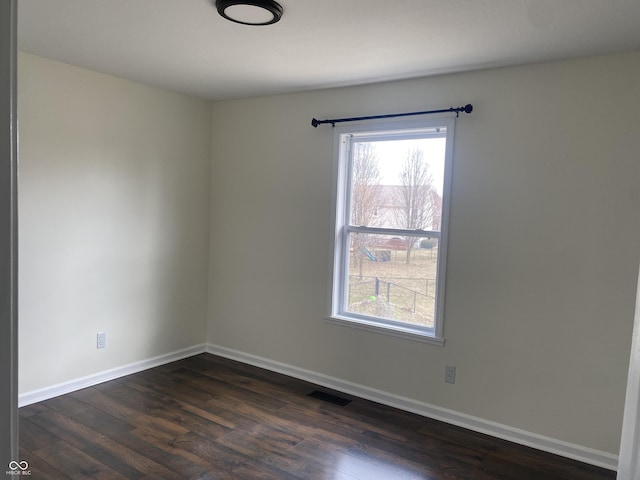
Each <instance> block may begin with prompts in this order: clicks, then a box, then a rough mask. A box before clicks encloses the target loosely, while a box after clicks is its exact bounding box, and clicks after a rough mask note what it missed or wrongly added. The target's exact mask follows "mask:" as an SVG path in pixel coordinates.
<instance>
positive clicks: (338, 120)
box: [311, 103, 473, 128]
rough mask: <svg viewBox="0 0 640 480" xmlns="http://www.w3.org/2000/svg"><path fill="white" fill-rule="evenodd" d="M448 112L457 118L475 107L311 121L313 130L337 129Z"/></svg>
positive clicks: (468, 104) (467, 106)
mask: <svg viewBox="0 0 640 480" xmlns="http://www.w3.org/2000/svg"><path fill="white" fill-rule="evenodd" d="M447 112H455V114H456V117H459V116H460V112H464V113H471V112H473V105H471V104H470V103H467V104H466V105H465V106H464V107H458V108H453V107H451V108H445V109H443V110H427V111H424V112H409V113H390V114H387V115H371V116H368V117H351V118H333V119H329V120H317V119H315V118H314V119H313V120H311V125H313V128H317V127H318V125H322V124H323V123H330V124H331V126H333V127H335V126H336V123H341V122H357V121H358V120H374V119H377V118H394V117H408V116H410V115H430V114H432V113H447Z"/></svg>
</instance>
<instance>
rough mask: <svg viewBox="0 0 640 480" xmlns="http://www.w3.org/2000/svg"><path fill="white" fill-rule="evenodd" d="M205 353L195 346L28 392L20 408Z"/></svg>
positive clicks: (202, 349)
mask: <svg viewBox="0 0 640 480" xmlns="http://www.w3.org/2000/svg"><path fill="white" fill-rule="evenodd" d="M205 351H206V345H204V344H201V345H194V346H193V347H188V348H184V349H182V350H177V351H175V352H170V353H167V354H165V355H159V356H157V357H153V358H149V359H147V360H141V361H139V362H134V363H130V364H128V365H124V366H122V367H117V368H113V369H111V370H106V371H104V372H99V373H95V374H93V375H88V376H86V377H82V378H78V379H75V380H71V381H69V382H64V383H59V384H57V385H52V386H51V387H46V388H41V389H39V390H33V391H31V392H26V393H23V394H20V395H19V396H18V407H24V406H26V405H31V404H32V403H36V402H41V401H43V400H48V399H49V398H53V397H57V396H58V395H64V394H65V393H71V392H75V391H76V390H80V389H82V388H87V387H91V386H93V385H97V384H99V383H102V382H106V381H109V380H114V379H116V378H120V377H124V376H125V375H130V374H132V373H136V372H141V371H143V370H147V369H149V368H153V367H157V366H159V365H164V364H165V363H170V362H175V361H176V360H181V359H183V358H187V357H192V356H194V355H198V354H200V353H204V352H205Z"/></svg>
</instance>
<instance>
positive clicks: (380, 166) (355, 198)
mask: <svg viewBox="0 0 640 480" xmlns="http://www.w3.org/2000/svg"><path fill="white" fill-rule="evenodd" d="M445 145H446V139H445V138H444V137H441V136H435V137H434V136H432V137H428V138H421V139H415V138H414V139H404V140H387V141H361V140H353V143H352V152H351V153H352V154H351V186H350V187H351V188H350V191H351V202H350V209H351V212H350V213H351V215H350V221H351V225H355V226H368V227H381V228H402V229H407V230H415V229H422V230H432V231H440V224H441V219H442V190H443V185H444V163H445Z"/></svg>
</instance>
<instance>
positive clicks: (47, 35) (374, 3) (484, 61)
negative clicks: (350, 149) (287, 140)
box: [18, 0, 640, 100]
mask: <svg viewBox="0 0 640 480" xmlns="http://www.w3.org/2000/svg"><path fill="white" fill-rule="evenodd" d="M279 3H280V4H281V5H282V7H283V8H284V15H283V17H282V20H281V21H280V22H279V23H277V24H275V25H270V26H265V27H255V26H244V25H239V24H235V23H232V22H229V21H227V20H224V19H223V18H222V17H220V16H219V15H218V13H217V12H216V9H215V6H214V5H213V2H212V1H211V0H19V2H18V4H19V5H18V48H19V49H20V50H22V51H24V52H28V53H33V54H36V55H40V56H43V57H47V58H51V59H54V60H58V61H61V62H65V63H69V64H72V65H77V66H81V67H85V68H88V69H92V70H96V71H99V72H104V73H107V74H111V75H115V76H118V77H123V78H127V79H130V80H134V81H138V82H142V83H145V84H149V85H155V86H158V87H162V88H166V89H169V90H174V91H177V92H182V93H187V94H190V95H195V96H198V97H203V98H207V99H212V100H218V99H225V98H240V97H252V96H260V95H269V94H277V93H285V92H295V91H305V90H312V89H319V88H326V87H335V86H344V85H357V84H364V83H370V82H377V81H384V80H392V79H400V78H412V77H418V76H426V75H435V74H441V73H450V72H459V71H467V70H476V69H482V68H489V67H497V66H506V65H517V64H525V63H535V62H543V61H552V60H560V59H566V58H575V57H583V56H590V55H600V54H608V53H614V52H625V51H632V50H640V1H638V0H393V1H390V0H279Z"/></svg>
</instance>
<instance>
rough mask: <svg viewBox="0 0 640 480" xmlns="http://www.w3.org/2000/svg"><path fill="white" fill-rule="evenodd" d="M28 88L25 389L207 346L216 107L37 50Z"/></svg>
mask: <svg viewBox="0 0 640 480" xmlns="http://www.w3.org/2000/svg"><path fill="white" fill-rule="evenodd" d="M18 85H19V99H18V104H19V122H20V141H19V145H20V184H19V189H20V194H19V195H20V198H19V216H20V258H19V261H20V282H19V286H20V301H19V304H20V332H19V336H20V363H19V378H20V392H21V393H25V392H30V391H32V390H37V389H40V388H44V387H50V386H52V385H55V384H58V383H63V382H68V381H70V380H75V379H77V378H80V377H83V376H86V375H92V374H96V373H98V372H102V371H105V370H109V369H112V368H117V367H121V366H123V365H127V364H130V363H133V362H137V361H141V360H146V359H149V358H151V357H154V356H157V355H163V354H166V353H169V352H173V351H176V350H179V349H182V348H186V347H190V346H193V345H196V344H201V343H203V341H204V338H205V335H206V333H205V332H206V308H207V301H206V296H207V264H208V235H209V224H208V222H209V180H208V178H209V170H210V168H209V163H210V129H211V108H210V103H209V102H206V101H203V100H197V99H193V98H189V97H186V96H183V95H178V94H174V93H169V92H166V91H162V90H159V89H157V88H152V87H148V86H145V85H141V84H137V83H132V82H129V81H125V80H121V79H118V78H114V77H110V76H106V75H102V74H99V73H95V72H91V71H88V70H83V69H80V68H76V67H72V66H69V65H65V64H61V63H57V62H53V61H50V60H45V59H43V58H39V57H35V56H32V55H26V54H21V55H20V56H19V79H18ZM99 331H103V332H106V333H107V348H106V349H104V350H97V349H96V333H97V332H99Z"/></svg>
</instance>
